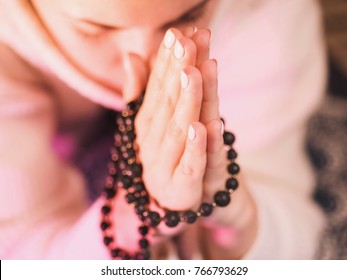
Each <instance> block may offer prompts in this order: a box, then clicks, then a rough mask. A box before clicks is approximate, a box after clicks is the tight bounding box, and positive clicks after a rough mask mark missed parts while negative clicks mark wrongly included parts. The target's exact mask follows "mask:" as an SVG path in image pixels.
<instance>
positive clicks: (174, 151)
mask: <svg viewBox="0 0 347 280" xmlns="http://www.w3.org/2000/svg"><path fill="white" fill-rule="evenodd" d="M201 100H202V78H201V74H200V72H199V70H198V69H197V68H195V67H192V66H189V67H187V68H185V69H184V71H183V72H182V89H181V94H180V98H179V101H178V103H177V106H176V109H175V112H174V115H173V116H172V118H171V119H170V121H169V122H168V124H167V125H166V131H165V134H164V136H163V141H162V143H161V154H162V155H163V157H164V158H163V159H162V161H163V164H166V165H167V166H166V168H168V170H171V171H172V173H173V172H174V170H175V168H176V166H177V164H178V162H179V160H180V158H181V156H182V153H183V150H184V145H185V141H186V138H187V131H188V127H189V125H190V123H192V122H196V121H198V120H199V115H200V110H201ZM168 155H169V156H168ZM164 162H165V163H164ZM172 173H171V174H172Z"/></svg>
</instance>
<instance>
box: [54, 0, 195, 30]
mask: <svg viewBox="0 0 347 280" xmlns="http://www.w3.org/2000/svg"><path fill="white" fill-rule="evenodd" d="M54 1H58V2H59V4H61V7H62V9H63V10H64V11H65V12H66V13H68V14H70V15H71V16H74V17H77V18H87V19H93V20H97V21H102V22H103V23H108V24H110V25H117V26H120V25H122V26H134V25H142V26H144V25H147V24H153V23H154V22H157V23H158V24H160V23H162V22H166V21H170V20H173V19H175V18H177V17H179V16H181V15H182V13H184V12H185V11H187V10H188V9H189V8H191V7H193V6H195V5H197V4H199V3H200V2H201V0H63V1H61V0H54ZM62 3H64V4H62Z"/></svg>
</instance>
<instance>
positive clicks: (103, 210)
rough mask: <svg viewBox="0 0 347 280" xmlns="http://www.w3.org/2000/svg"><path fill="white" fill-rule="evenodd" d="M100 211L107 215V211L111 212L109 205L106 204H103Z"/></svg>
mask: <svg viewBox="0 0 347 280" xmlns="http://www.w3.org/2000/svg"><path fill="white" fill-rule="evenodd" d="M101 212H102V214H104V215H107V214H108V213H110V212H111V207H110V206H108V205H104V206H102V208H101Z"/></svg>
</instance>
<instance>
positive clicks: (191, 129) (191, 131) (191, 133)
mask: <svg viewBox="0 0 347 280" xmlns="http://www.w3.org/2000/svg"><path fill="white" fill-rule="evenodd" d="M195 137H196V132H195V129H194V127H193V126H192V125H190V126H189V129H188V138H189V140H192V141H193V140H194V139H195Z"/></svg>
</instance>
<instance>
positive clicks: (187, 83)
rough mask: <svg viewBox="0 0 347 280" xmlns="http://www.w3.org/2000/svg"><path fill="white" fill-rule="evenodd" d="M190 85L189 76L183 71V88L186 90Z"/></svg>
mask: <svg viewBox="0 0 347 280" xmlns="http://www.w3.org/2000/svg"><path fill="white" fill-rule="evenodd" d="M188 85H189V78H188V75H187V74H186V73H185V72H184V71H181V87H182V88H183V89H186V88H187V87H188Z"/></svg>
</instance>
